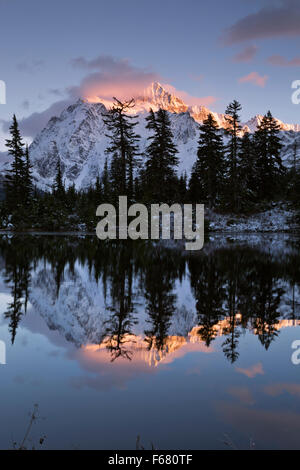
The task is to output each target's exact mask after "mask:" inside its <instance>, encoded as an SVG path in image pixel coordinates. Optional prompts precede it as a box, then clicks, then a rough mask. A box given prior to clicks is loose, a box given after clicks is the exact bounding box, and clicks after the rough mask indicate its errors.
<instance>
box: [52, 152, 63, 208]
mask: <svg viewBox="0 0 300 470" xmlns="http://www.w3.org/2000/svg"><path fill="white" fill-rule="evenodd" d="M53 193H54V195H55V196H56V197H57V198H58V199H60V200H62V199H63V198H64V196H65V186H64V183H63V178H62V171H61V164H60V160H59V159H58V160H57V163H56V175H55V180H54V185H53Z"/></svg>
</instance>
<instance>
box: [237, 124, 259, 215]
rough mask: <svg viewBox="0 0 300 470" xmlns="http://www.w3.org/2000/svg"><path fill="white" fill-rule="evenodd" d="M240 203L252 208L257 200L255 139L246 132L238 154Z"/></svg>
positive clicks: (242, 207)
mask: <svg viewBox="0 0 300 470" xmlns="http://www.w3.org/2000/svg"><path fill="white" fill-rule="evenodd" d="M238 157H239V158H238V183H239V185H238V187H239V191H238V196H237V199H238V205H239V207H240V208H241V209H250V208H251V207H252V206H253V204H254V203H255V202H256V201H257V162H256V152H255V148H254V144H253V140H252V138H251V136H250V134H249V133H248V132H245V133H244V135H243V137H242V139H241V145H240V151H239V156H238Z"/></svg>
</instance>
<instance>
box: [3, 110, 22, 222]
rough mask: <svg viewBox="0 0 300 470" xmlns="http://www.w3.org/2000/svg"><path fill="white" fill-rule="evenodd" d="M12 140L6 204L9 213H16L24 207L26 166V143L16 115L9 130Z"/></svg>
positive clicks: (7, 145)
mask: <svg viewBox="0 0 300 470" xmlns="http://www.w3.org/2000/svg"><path fill="white" fill-rule="evenodd" d="M9 131H10V135H11V138H10V139H6V144H5V145H6V147H7V148H8V154H9V155H11V156H12V158H13V161H12V163H11V168H10V169H9V170H8V172H7V173H6V175H5V192H6V204H7V208H8V211H9V212H10V213H11V212H15V211H18V209H20V208H21V207H22V204H23V197H24V184H25V181H24V175H25V174H26V164H25V162H24V150H23V147H24V143H23V141H22V137H21V133H20V130H19V125H18V121H17V118H16V116H15V114H14V116H13V122H12V125H11V126H10V128H9Z"/></svg>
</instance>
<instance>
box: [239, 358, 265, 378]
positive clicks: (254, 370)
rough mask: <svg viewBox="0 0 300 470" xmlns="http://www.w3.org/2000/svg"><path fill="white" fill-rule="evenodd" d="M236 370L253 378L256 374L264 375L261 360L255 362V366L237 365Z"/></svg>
mask: <svg viewBox="0 0 300 470" xmlns="http://www.w3.org/2000/svg"><path fill="white" fill-rule="evenodd" d="M235 370H236V371H237V372H239V373H240V374H244V375H246V376H247V377H249V379H253V378H254V377H255V376H256V375H258V374H260V375H264V371H263V366H262V363H261V362H258V363H257V364H253V366H250V367H248V368H247V369H242V368H241V367H236V368H235Z"/></svg>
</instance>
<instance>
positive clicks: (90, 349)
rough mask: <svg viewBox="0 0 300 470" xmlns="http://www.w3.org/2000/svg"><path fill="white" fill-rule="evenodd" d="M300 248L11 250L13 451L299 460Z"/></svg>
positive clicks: (24, 244)
mask: <svg viewBox="0 0 300 470" xmlns="http://www.w3.org/2000/svg"><path fill="white" fill-rule="evenodd" d="M299 247H300V245H299V241H297V240H296V239H292V238H289V237H288V236H283V235H282V236H281V235H278V236H276V237H274V236H273V237H272V236H261V237H259V236H249V237H248V238H247V239H246V240H245V239H243V238H241V239H236V240H233V239H229V238H226V237H221V236H219V237H215V239H214V240H211V241H210V242H207V243H206V244H205V247H204V249H203V250H202V251H201V252H199V253H196V254H195V253H193V254H191V253H188V252H186V251H184V250H181V249H177V248H176V247H175V248H174V247H172V248H170V247H169V248H167V247H163V246H161V245H155V246H153V245H146V244H144V243H137V242H135V243H121V242H117V243H115V244H113V243H111V242H110V243H103V242H100V241H99V240H98V239H97V238H96V237H93V236H87V237H77V236H63V235H59V236H43V235H39V236H38V235H26V236H21V235H20V236H13V237H9V236H7V235H3V236H1V237H0V309H1V312H0V340H2V341H5V343H6V349H7V359H6V360H7V364H6V365H0V386H1V401H0V416H1V423H2V425H1V427H0V448H2V449H3V448H11V447H12V441H13V440H16V441H18V442H19V441H20V440H21V439H22V438H23V435H24V432H25V428H26V426H27V425H28V412H29V411H30V410H31V409H32V408H33V405H34V404H35V403H37V404H38V405H39V415H40V418H41V419H39V420H38V422H36V423H35V425H34V427H33V432H32V443H33V444H36V442H37V441H38V439H39V437H40V436H41V435H46V441H45V445H44V447H45V448H48V449H54V448H56V449H75V448H80V449H134V448H135V443H136V438H137V435H140V436H141V441H142V443H143V445H144V446H145V447H146V448H150V442H153V443H154V446H155V447H156V448H159V449H223V448H226V445H225V444H224V442H223V441H224V439H225V438H224V435H225V434H226V435H227V436H229V438H230V439H231V440H232V442H234V444H235V445H236V446H237V447H238V448H240V449H243V448H249V442H250V440H251V439H252V440H253V441H254V442H255V444H256V448H258V449H266V448H269V449H285V448H297V449H299V448H300V365H298V366H297V365H294V364H293V363H292V361H291V355H292V353H293V350H292V348H291V344H292V342H293V341H294V340H300V329H299V325H300V251H299ZM226 439H227V440H228V438H226Z"/></svg>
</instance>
